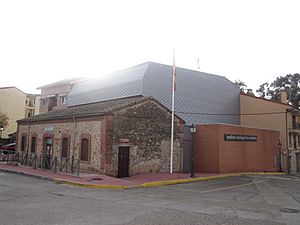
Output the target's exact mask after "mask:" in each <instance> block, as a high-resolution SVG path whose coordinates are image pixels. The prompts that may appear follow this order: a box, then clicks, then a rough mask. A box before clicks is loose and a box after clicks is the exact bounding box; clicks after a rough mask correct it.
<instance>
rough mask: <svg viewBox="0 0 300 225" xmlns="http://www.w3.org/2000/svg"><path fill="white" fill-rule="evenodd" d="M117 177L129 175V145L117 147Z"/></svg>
mask: <svg viewBox="0 0 300 225" xmlns="http://www.w3.org/2000/svg"><path fill="white" fill-rule="evenodd" d="M117 177H129V147H119V156H118V176H117Z"/></svg>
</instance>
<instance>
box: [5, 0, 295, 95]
mask: <svg viewBox="0 0 300 225" xmlns="http://www.w3.org/2000/svg"><path fill="white" fill-rule="evenodd" d="M299 9H300V1H297V0H295V1H292V0H282V1H277V0H269V1H268V0H257V1H255V0H249V1H246V0H244V1H242V0H236V1H234V0H226V1H224V0H219V1H217V0H207V1H201V0H196V1H191V0H185V1H184V0H182V1H175V0H171V1H167V0H158V1H156V0H149V1H143V0H137V1H132V0H126V1H124V0H120V1H117V0H110V1H100V0H98V1H88V0H82V1H75V0H70V1H66V0H58V1H56V0H51V1H50V0H48V1H43V0H36V1H31V0H26V1H14V0H0V77H1V79H0V86H2V87H3V86H17V87H18V88H20V89H21V90H23V91H25V92H31V93H37V90H36V88H37V87H38V86H41V85H45V84H48V83H51V82H55V81H57V80H62V79H65V78H69V77H74V76H103V75H105V74H107V73H108V72H113V71H115V70H119V69H123V68H126V67H130V66H133V65H136V64H139V63H143V62H146V61H154V62H158V63H164V64H169V65H171V64H172V60H173V59H172V55H173V48H175V49H176V65H177V66H180V67H185V68H189V69H194V70H196V69H197V58H199V59H200V70H201V71H203V72H208V73H213V74H217V75H221V76H226V77H227V78H228V79H230V80H231V81H234V80H236V79H240V80H242V81H244V82H246V84H247V85H248V86H249V87H250V88H253V89H254V90H256V89H257V88H258V86H259V84H261V83H263V82H265V81H272V80H273V79H274V78H275V77H277V76H280V75H282V76H284V75H286V74H288V73H300V60H299V53H300V30H299V29H300V25H299V22H300V19H299Z"/></svg>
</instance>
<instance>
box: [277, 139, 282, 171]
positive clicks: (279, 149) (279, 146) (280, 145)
mask: <svg viewBox="0 0 300 225" xmlns="http://www.w3.org/2000/svg"><path fill="white" fill-rule="evenodd" d="M281 147H282V144H281V142H280V141H279V143H278V151H279V172H282V169H281Z"/></svg>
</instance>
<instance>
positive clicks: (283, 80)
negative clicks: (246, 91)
mask: <svg viewBox="0 0 300 225" xmlns="http://www.w3.org/2000/svg"><path fill="white" fill-rule="evenodd" d="M299 84H300V74H299V73H295V74H293V75H292V74H287V75H286V76H284V77H283V76H280V77H277V78H276V79H275V80H274V81H273V82H272V83H271V84H269V83H263V84H261V85H260V86H259V89H257V90H256V92H257V93H258V94H259V96H260V97H263V98H269V99H272V100H275V101H279V100H280V89H282V88H284V89H285V90H286V92H287V97H288V101H289V102H291V103H292V104H293V105H294V106H295V107H299V100H300V88H299Z"/></svg>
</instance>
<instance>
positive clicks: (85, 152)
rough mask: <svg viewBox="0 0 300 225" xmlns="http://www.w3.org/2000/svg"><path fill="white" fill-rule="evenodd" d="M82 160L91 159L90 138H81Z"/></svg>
mask: <svg viewBox="0 0 300 225" xmlns="http://www.w3.org/2000/svg"><path fill="white" fill-rule="evenodd" d="M80 160H82V161H89V139H87V138H83V139H81V151H80Z"/></svg>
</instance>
